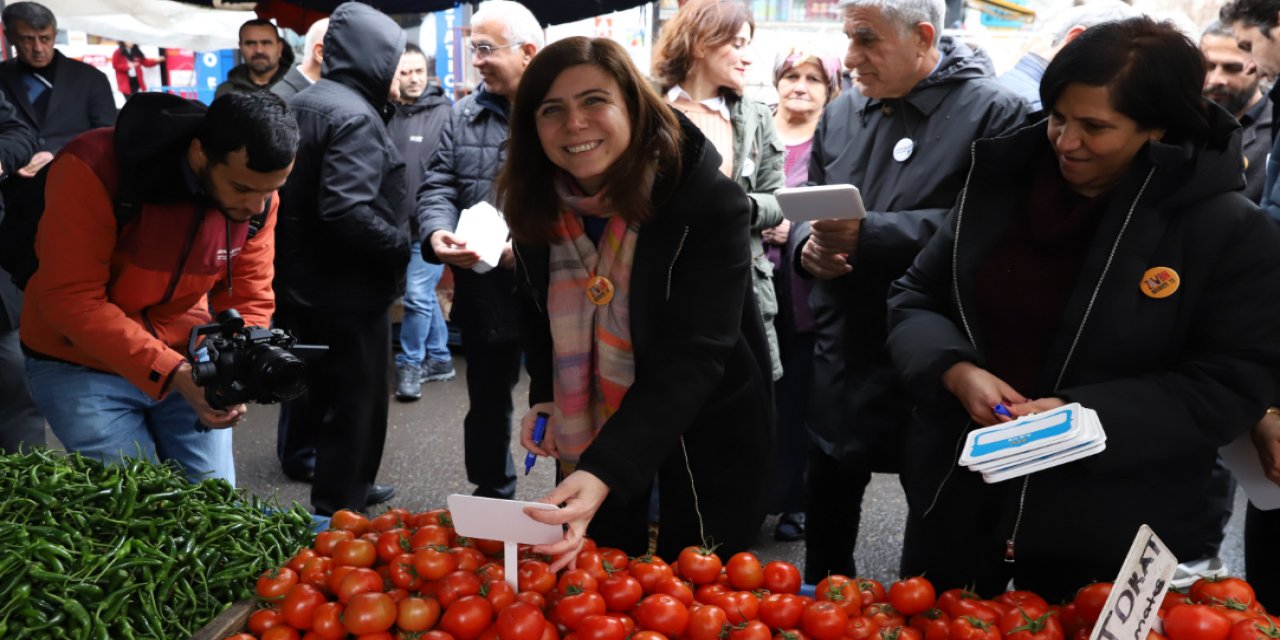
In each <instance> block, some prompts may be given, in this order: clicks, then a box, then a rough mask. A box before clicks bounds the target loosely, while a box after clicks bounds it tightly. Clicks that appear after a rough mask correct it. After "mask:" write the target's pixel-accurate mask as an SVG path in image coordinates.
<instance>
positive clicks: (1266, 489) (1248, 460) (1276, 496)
mask: <svg viewBox="0 0 1280 640" xmlns="http://www.w3.org/2000/svg"><path fill="white" fill-rule="evenodd" d="M1218 455H1219V456H1222V462H1223V463H1225V464H1226V465H1227V468H1228V469H1230V470H1231V474H1232V475H1234V476H1235V477H1236V482H1239V483H1240V488H1241V489H1244V494H1245V495H1246V496H1249V502H1252V503H1253V506H1255V507H1257V508H1259V509H1262V510H1263V511H1270V510H1272V509H1277V508H1280V485H1277V484H1276V483H1274V482H1272V481H1271V480H1270V479H1269V478H1267V476H1266V474H1264V473H1263V472H1262V463H1261V462H1259V461H1258V450H1257V449H1255V448H1254V446H1253V437H1252V435H1251V434H1250V433H1249V432H1248V431H1246V432H1244V433H1243V434H1241V435H1240V437H1239V438H1236V439H1235V441H1234V442H1232V443H1231V444H1229V445H1227V446H1225V447H1222V448H1221V449H1218Z"/></svg>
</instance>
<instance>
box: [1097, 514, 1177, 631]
mask: <svg viewBox="0 0 1280 640" xmlns="http://www.w3.org/2000/svg"><path fill="white" fill-rule="evenodd" d="M1177 568H1178V559H1177V558H1176V557H1174V555H1173V552H1171V551H1169V548H1168V547H1166V546H1164V543H1163V542H1161V541H1160V538H1159V536H1157V535H1156V533H1155V532H1154V531H1152V530H1151V527H1149V526H1147V525H1145V524H1144V525H1142V526H1141V527H1140V528H1139V529H1138V536H1137V537H1136V538H1134V540H1133V546H1131V547H1129V555H1127V556H1125V559H1124V565H1123V566H1122V567H1121V568H1120V574H1119V575H1117V576H1116V581H1115V586H1113V587H1112V588H1111V595H1110V596H1108V597H1107V604H1106V605H1105V606H1103V607H1102V614H1101V615H1099V616H1098V623H1097V624H1096V625H1094V627H1093V633H1092V634H1090V635H1089V640H1146V638H1147V632H1148V631H1150V630H1151V625H1152V624H1154V623H1155V621H1156V617H1157V616H1156V612H1157V611H1159V610H1160V603H1161V602H1163V601H1164V594H1165V592H1166V591H1168V590H1169V582H1170V581H1171V580H1173V572H1174V571H1176V570H1177Z"/></svg>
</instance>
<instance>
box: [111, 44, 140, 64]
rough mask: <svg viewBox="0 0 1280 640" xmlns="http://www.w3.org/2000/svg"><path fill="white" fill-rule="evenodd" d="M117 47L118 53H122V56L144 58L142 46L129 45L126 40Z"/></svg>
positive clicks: (134, 58) (133, 58)
mask: <svg viewBox="0 0 1280 640" xmlns="http://www.w3.org/2000/svg"><path fill="white" fill-rule="evenodd" d="M117 48H119V49H120V53H123V54H124V57H126V58H128V59H130V60H141V59H144V58H146V56H145V55H143V54H142V48H141V47H139V46H138V45H136V44H135V45H132V46H130V45H129V43H127V42H121V43H120V44H118V45H117Z"/></svg>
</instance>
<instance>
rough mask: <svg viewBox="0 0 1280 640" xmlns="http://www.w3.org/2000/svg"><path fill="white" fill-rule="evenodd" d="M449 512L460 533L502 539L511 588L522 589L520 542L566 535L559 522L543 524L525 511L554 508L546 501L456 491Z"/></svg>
mask: <svg viewBox="0 0 1280 640" xmlns="http://www.w3.org/2000/svg"><path fill="white" fill-rule="evenodd" d="M446 503H447V504H448V505H449V515H450V516H451V517H452V518H453V528H454V530H455V531H457V532H458V535H461V536H466V537H468V538H479V539H481V540H501V541H502V542H503V545H502V556H503V571H504V573H506V576H507V582H508V583H509V584H510V585H511V588H512V589H514V590H516V591H519V590H520V589H519V581H518V575H517V571H518V568H517V567H516V560H517V559H518V558H517V557H516V556H517V550H516V545H520V544H552V543H555V542H559V541H561V540H563V539H564V529H563V528H561V526H560V525H558V524H543V523H541V522H538V521H536V520H534V519H533V518H530V517H529V516H528V515H526V514H525V512H524V509H525V507H533V508H534V509H545V510H548V511H554V510H556V509H558V508H559V507H557V506H555V505H553V504H546V503H545V502H520V501H518V500H499V499H497V498H481V497H479V496H468V495H462V494H459V493H455V494H453V495H451V496H449V498H448V500H446Z"/></svg>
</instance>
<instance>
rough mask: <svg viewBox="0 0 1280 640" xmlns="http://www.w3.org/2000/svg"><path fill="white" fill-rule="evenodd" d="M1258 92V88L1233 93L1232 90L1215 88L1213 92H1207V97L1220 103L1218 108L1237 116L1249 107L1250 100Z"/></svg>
mask: <svg viewBox="0 0 1280 640" xmlns="http://www.w3.org/2000/svg"><path fill="white" fill-rule="evenodd" d="M1255 91H1257V86H1256V85H1255V86H1253V87H1250V88H1249V89H1247V90H1245V91H1232V90H1231V89H1228V88H1225V87H1222V88H1217V87H1215V91H1213V92H1208V91H1206V92H1205V97H1206V98H1208V99H1210V100H1212V101H1214V102H1216V103H1218V106H1220V107H1222V108H1223V109H1226V110H1227V113H1230V114H1231V115H1233V116H1234V115H1236V114H1238V113H1240V112H1241V111H1243V110H1244V108H1245V107H1247V106H1249V99H1250V98H1252V97H1253V94H1254V92H1255Z"/></svg>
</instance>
